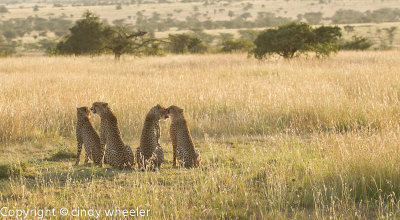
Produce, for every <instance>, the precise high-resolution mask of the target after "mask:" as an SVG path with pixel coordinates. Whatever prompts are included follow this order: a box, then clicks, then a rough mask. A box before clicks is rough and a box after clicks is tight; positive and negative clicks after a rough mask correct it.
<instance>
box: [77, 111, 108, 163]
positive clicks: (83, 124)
mask: <svg viewBox="0 0 400 220" xmlns="http://www.w3.org/2000/svg"><path fill="white" fill-rule="evenodd" d="M76 110H77V116H78V120H77V122H76V140H77V142H78V146H77V148H78V152H77V155H76V163H75V165H78V164H79V158H80V155H81V151H82V144H83V145H84V146H85V163H87V162H88V161H89V159H91V160H92V161H93V162H94V164H96V165H98V166H99V167H102V166H103V156H104V146H103V145H101V144H100V137H99V135H98V134H97V132H96V131H95V130H94V128H93V125H92V123H91V122H90V120H89V116H90V111H89V108H88V107H80V108H77V109H76Z"/></svg>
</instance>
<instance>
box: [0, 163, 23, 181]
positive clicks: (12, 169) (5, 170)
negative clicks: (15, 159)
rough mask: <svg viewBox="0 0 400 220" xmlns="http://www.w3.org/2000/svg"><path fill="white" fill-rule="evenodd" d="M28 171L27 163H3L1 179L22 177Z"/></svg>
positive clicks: (0, 171) (0, 166)
mask: <svg viewBox="0 0 400 220" xmlns="http://www.w3.org/2000/svg"><path fill="white" fill-rule="evenodd" d="M25 170H26V164H25V163H3V164H0V179H7V178H10V177H15V176H19V175H21V173H22V172H23V171H25Z"/></svg>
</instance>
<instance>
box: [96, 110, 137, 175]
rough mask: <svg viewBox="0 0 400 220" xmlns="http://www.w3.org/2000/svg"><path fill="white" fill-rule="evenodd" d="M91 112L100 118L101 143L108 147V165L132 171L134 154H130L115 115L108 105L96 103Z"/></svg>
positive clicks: (106, 158) (106, 157)
mask: <svg viewBox="0 0 400 220" xmlns="http://www.w3.org/2000/svg"><path fill="white" fill-rule="evenodd" d="M91 110H92V112H93V113H94V114H98V115H99V116H100V119H101V122H100V143H101V145H102V146H103V148H104V146H105V145H107V148H106V154H105V155H104V158H105V160H106V162H107V164H110V165H111V166H112V167H114V168H119V169H131V167H132V165H133V163H132V161H134V159H133V154H132V153H129V151H128V148H127V147H126V146H125V144H124V142H123V141H122V137H121V133H120V131H119V127H118V121H117V118H116V117H115V115H114V113H113V112H112V111H111V109H110V107H108V103H105V102H95V103H93V105H92V107H91Z"/></svg>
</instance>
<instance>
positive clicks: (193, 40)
mask: <svg viewBox="0 0 400 220" xmlns="http://www.w3.org/2000/svg"><path fill="white" fill-rule="evenodd" d="M168 40H169V50H170V51H171V52H172V53H178V54H181V53H186V52H190V53H204V52H206V51H207V50H208V47H207V45H206V44H204V43H203V42H202V41H201V40H200V38H198V37H195V36H192V35H189V34H170V35H169V36H168Z"/></svg>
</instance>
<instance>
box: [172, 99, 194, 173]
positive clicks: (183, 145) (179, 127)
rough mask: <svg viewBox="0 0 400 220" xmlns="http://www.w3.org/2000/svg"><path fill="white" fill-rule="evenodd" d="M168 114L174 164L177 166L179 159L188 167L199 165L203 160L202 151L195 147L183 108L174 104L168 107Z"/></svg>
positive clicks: (181, 163)
mask: <svg viewBox="0 0 400 220" xmlns="http://www.w3.org/2000/svg"><path fill="white" fill-rule="evenodd" d="M167 114H168V116H169V117H170V118H171V126H170V130H169V133H170V136H171V142H172V147H173V166H176V161H177V160H178V161H179V163H180V165H182V166H184V167H186V168H190V167H198V166H199V165H200V161H201V157H200V152H199V150H198V149H196V148H194V145H193V141H192V136H191V135H190V131H189V129H188V126H187V123H186V119H185V116H184V115H183V109H181V108H179V107H178V106H175V105H172V106H170V107H168V108H167Z"/></svg>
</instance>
